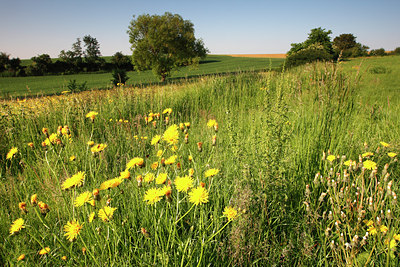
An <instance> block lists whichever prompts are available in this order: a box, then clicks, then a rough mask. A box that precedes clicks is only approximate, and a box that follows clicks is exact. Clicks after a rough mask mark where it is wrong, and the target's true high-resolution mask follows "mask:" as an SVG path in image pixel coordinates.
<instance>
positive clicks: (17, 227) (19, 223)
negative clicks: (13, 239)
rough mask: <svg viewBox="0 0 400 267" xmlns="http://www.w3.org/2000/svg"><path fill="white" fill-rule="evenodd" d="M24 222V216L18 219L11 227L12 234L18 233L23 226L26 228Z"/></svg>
mask: <svg viewBox="0 0 400 267" xmlns="http://www.w3.org/2000/svg"><path fill="white" fill-rule="evenodd" d="M24 223H25V221H24V219H22V218H19V219H16V220H15V221H14V222H13V223H12V225H11V227H10V235H13V234H14V233H18V232H19V231H21V229H22V228H25V225H24Z"/></svg>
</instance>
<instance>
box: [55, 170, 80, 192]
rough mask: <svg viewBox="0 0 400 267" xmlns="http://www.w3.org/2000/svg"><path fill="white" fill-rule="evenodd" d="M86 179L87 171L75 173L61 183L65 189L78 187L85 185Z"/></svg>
mask: <svg viewBox="0 0 400 267" xmlns="http://www.w3.org/2000/svg"><path fill="white" fill-rule="evenodd" d="M84 180H85V172H78V173H76V174H74V175H73V176H72V177H70V178H68V179H66V180H65V181H64V182H63V184H62V185H61V187H62V189H63V190H66V189H69V188H72V187H78V186H82V185H83V181H84Z"/></svg>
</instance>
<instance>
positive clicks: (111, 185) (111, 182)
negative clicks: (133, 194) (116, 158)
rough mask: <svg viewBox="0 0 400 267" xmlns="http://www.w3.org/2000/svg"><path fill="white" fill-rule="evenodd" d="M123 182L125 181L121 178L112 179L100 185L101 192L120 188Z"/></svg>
mask: <svg viewBox="0 0 400 267" xmlns="http://www.w3.org/2000/svg"><path fill="white" fill-rule="evenodd" d="M123 181H124V179H123V178H121V177H117V178H114V179H110V180H107V181H105V182H103V183H102V184H101V185H100V188H99V189H100V190H106V189H110V188H114V187H117V186H119V185H120V184H121V183H122V182H123Z"/></svg>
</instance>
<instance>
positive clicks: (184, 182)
mask: <svg viewBox="0 0 400 267" xmlns="http://www.w3.org/2000/svg"><path fill="white" fill-rule="evenodd" d="M193 182H194V181H193V179H192V178H191V177H190V176H183V177H180V176H178V177H176V179H175V181H174V183H175V186H176V190H178V191H179V192H183V191H184V192H187V191H188V190H189V189H190V188H192V187H193Z"/></svg>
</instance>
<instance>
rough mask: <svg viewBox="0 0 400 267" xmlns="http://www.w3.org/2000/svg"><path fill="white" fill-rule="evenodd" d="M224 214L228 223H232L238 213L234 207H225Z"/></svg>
mask: <svg viewBox="0 0 400 267" xmlns="http://www.w3.org/2000/svg"><path fill="white" fill-rule="evenodd" d="M222 214H223V215H224V216H225V217H226V218H228V221H232V220H234V219H235V218H236V217H237V215H238V211H237V210H236V209H235V208H233V207H225V209H224V212H223V213H222Z"/></svg>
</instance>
